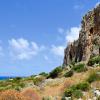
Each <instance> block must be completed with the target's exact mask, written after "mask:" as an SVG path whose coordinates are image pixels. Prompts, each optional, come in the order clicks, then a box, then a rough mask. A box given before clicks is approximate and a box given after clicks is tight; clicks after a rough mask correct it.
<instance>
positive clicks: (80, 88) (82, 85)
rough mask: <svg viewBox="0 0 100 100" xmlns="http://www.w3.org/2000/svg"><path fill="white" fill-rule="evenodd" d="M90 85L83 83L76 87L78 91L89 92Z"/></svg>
mask: <svg viewBox="0 0 100 100" xmlns="http://www.w3.org/2000/svg"><path fill="white" fill-rule="evenodd" d="M89 87H90V86H89V83H88V82H83V83H79V84H77V85H76V89H78V90H82V91H87V90H89Z"/></svg>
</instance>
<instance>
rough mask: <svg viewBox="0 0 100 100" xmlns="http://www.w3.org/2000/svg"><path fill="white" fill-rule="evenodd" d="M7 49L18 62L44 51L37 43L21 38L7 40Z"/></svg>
mask: <svg viewBox="0 0 100 100" xmlns="http://www.w3.org/2000/svg"><path fill="white" fill-rule="evenodd" d="M9 48H10V54H11V55H12V56H13V57H14V59H19V60H24V59H30V58H32V57H33V56H35V55H37V54H38V52H39V51H40V50H43V49H44V47H43V46H41V47H39V46H38V45H37V43H35V42H33V41H32V42H29V41H28V40H26V39H23V38H19V39H14V38H13V39H11V40H9Z"/></svg>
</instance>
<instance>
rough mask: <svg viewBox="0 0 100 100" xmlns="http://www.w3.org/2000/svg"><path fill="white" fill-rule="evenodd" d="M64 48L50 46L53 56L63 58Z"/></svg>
mask: <svg viewBox="0 0 100 100" xmlns="http://www.w3.org/2000/svg"><path fill="white" fill-rule="evenodd" d="M64 48H65V47H64V46H55V45H52V48H51V51H52V52H53V53H54V54H55V55H57V56H60V57H63V56H64Z"/></svg>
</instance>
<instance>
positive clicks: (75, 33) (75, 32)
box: [66, 27, 80, 43]
mask: <svg viewBox="0 0 100 100" xmlns="http://www.w3.org/2000/svg"><path fill="white" fill-rule="evenodd" d="M79 31H80V27H71V28H70V29H69V30H67V32H66V33H67V35H66V41H67V43H68V42H73V41H74V40H77V39H78V37H79Z"/></svg>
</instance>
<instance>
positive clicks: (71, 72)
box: [64, 70, 73, 77]
mask: <svg viewBox="0 0 100 100" xmlns="http://www.w3.org/2000/svg"><path fill="white" fill-rule="evenodd" d="M72 75H73V71H72V70H70V71H69V72H66V73H65V75H64V76H65V77H71V76H72Z"/></svg>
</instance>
